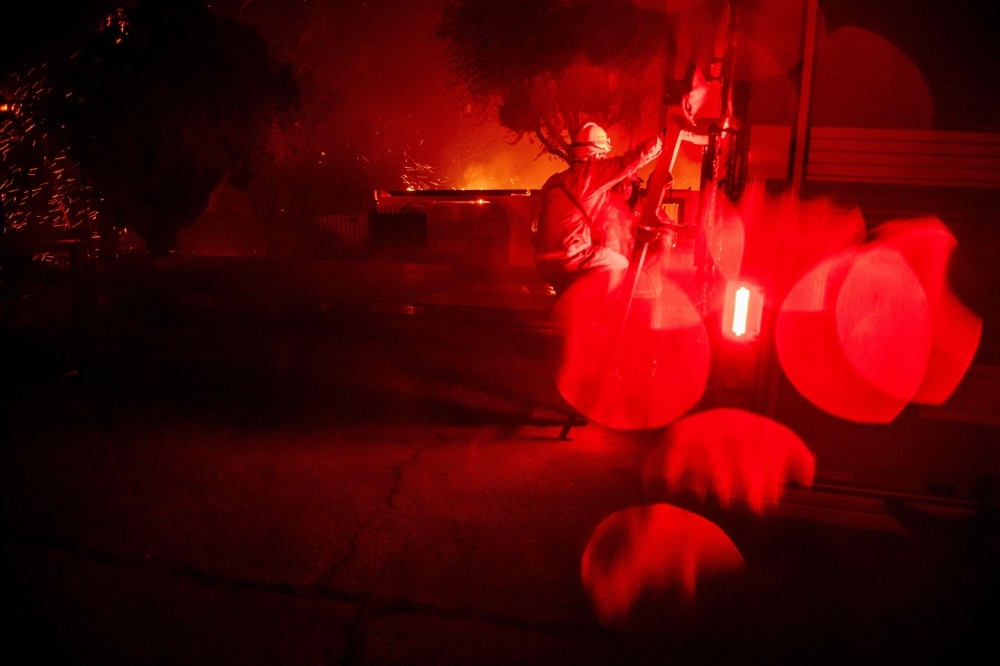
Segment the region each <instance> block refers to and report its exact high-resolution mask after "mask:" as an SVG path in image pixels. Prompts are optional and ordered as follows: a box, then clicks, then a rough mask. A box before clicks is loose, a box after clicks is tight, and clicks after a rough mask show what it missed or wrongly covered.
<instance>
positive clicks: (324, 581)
mask: <svg viewBox="0 0 1000 666" xmlns="http://www.w3.org/2000/svg"><path fill="white" fill-rule="evenodd" d="M433 432H434V435H435V436H436V437H437V438H438V440H439V442H438V443H437V444H432V445H430V446H422V447H420V448H418V449H417V450H416V451H414V452H413V453H412V454H411V455H410V456H409V457H407V458H406V459H405V460H401V461H399V462H398V463H396V464H395V465H393V466H392V469H391V471H392V487H391V488H389V492H388V494H387V495H386V498H385V500H384V501H383V503H382V506H381V507H380V508H378V509H376V510H375V511H372V513H371V515H370V516H368V519H367V520H365V521H364V522H362V523H361V525H359V526H358V529H357V530H356V531H355V532H354V534H353V535H352V536H351V539H350V541H348V542H347V552H346V553H344V555H343V556H342V557H341V558H340V559H339V560H337V561H336V562H334V563H333V564H332V565H331V566H330V569H329V571H327V573H326V575H324V576H323V577H322V578H320V579H319V580H318V581H317V585H319V586H320V587H330V586H331V585H332V584H333V579H334V577H335V576H336V575H337V572H339V571H340V570H341V569H342V568H343V567H344V566H345V565H346V564H347V563H348V562H350V561H351V560H352V559H354V556H355V555H357V552H358V541H359V540H360V539H361V535H362V534H363V533H364V531H365V530H366V529H368V528H369V527H371V526H372V525H373V524H374V523H375V521H376V520H378V519H379V518H381V517H382V516H384V515H386V514H387V513H388V512H389V511H391V510H392V509H393V508H394V502H395V500H396V495H397V494H398V493H399V489H400V487H401V486H402V484H403V471H404V470H405V469H406V468H407V467H409V466H410V465H412V464H413V463H415V462H416V461H417V459H418V458H420V456H421V455H422V454H423V453H424V452H425V451H430V450H431V449H437V448H441V447H442V446H444V444H445V443H446V442H447V439H446V438H445V437H444V436H442V435H441V433H439V432H437V431H436V430H435V431H433Z"/></svg>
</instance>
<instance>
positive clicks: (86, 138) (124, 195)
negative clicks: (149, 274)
mask: <svg viewBox="0 0 1000 666" xmlns="http://www.w3.org/2000/svg"><path fill="white" fill-rule="evenodd" d="M60 79H61V80H60V83H59V84H58V86H57V87H59V88H61V89H62V90H63V96H66V97H67V99H69V100H71V102H70V103H69V104H68V105H67V106H65V107H64V108H63V111H62V113H60V114H52V115H51V116H50V117H49V122H52V123H55V122H59V123H62V124H65V128H66V129H65V136H66V138H67V141H68V143H69V145H70V148H71V150H72V153H73V155H74V156H75V157H76V159H78V160H79V163H80V165H81V167H82V168H83V170H84V172H85V174H86V175H87V178H88V181H89V183H90V185H91V186H92V187H94V188H95V189H96V190H97V191H98V192H99V193H100V195H101V196H102V198H103V203H102V204H101V211H100V214H101V216H103V217H104V218H105V219H106V220H108V221H110V222H111V224H113V225H114V226H115V227H121V226H124V225H128V226H129V227H133V228H134V229H136V231H138V232H139V234H140V235H141V236H142V237H143V239H144V240H145V241H146V243H147V245H148V247H149V249H150V252H151V253H152V254H154V255H163V254H165V253H166V252H168V251H169V250H170V249H171V248H172V246H173V243H174V238H175V236H176V234H177V232H178V231H179V230H180V229H182V228H184V227H185V226H188V225H190V224H191V223H193V222H194V220H195V219H197V218H198V216H199V215H200V214H201V213H202V211H204V210H205V208H206V206H207V205H208V201H209V197H210V195H211V193H212V191H213V190H214V189H215V188H216V186H218V184H219V183H220V182H222V180H223V179H224V178H226V179H228V180H229V182H230V183H232V184H234V185H236V186H240V187H246V186H247V185H248V184H249V183H250V181H251V180H252V179H253V178H254V176H255V175H256V174H257V173H258V172H259V171H260V170H261V169H262V168H264V167H266V166H267V165H268V164H269V163H270V162H271V160H272V159H273V154H272V151H271V138H272V135H273V132H274V130H275V126H276V124H277V123H279V122H281V121H286V120H288V119H289V118H290V117H291V114H292V112H293V110H294V109H295V107H296V103H297V88H296V86H295V83H294V81H293V80H292V77H291V72H290V70H289V68H288V67H287V66H285V65H282V64H281V63H278V62H276V61H275V60H274V59H273V58H271V56H270V55H269V53H268V49H267V45H266V44H265V43H264V41H263V40H262V39H261V38H260V36H259V35H258V34H257V33H256V32H255V31H253V30H252V29H251V28H248V27H246V26H244V25H242V24H241V23H239V22H237V21H234V20H231V19H226V18H222V17H218V16H216V15H214V14H213V13H212V12H211V11H210V10H209V9H208V8H207V7H206V6H205V5H203V4H202V3H201V2H199V1H198V0H131V1H129V2H125V3H124V4H121V5H120V6H118V7H117V9H115V10H114V11H113V12H111V13H110V14H109V15H107V17H106V19H105V21H104V22H103V24H102V25H101V26H100V27H99V29H98V30H97V31H96V33H94V34H93V37H92V38H91V39H90V41H89V43H88V44H87V45H86V46H85V47H84V48H83V50H82V51H81V52H80V53H79V54H78V55H76V56H75V57H74V58H72V59H71V60H70V64H69V65H68V66H66V67H65V68H64V69H63V71H62V74H61V77H60ZM103 226H105V227H107V226H108V225H103Z"/></svg>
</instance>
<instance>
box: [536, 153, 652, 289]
mask: <svg viewBox="0 0 1000 666" xmlns="http://www.w3.org/2000/svg"><path fill="white" fill-rule="evenodd" d="M660 149H661V143H660V140H659V139H656V138H653V139H649V140H647V141H645V142H644V143H643V144H642V145H640V146H639V147H638V148H635V149H633V150H630V151H628V152H627V153H625V154H624V155H622V156H620V157H609V158H606V159H598V158H595V157H590V158H587V159H584V160H579V161H574V162H573V164H571V165H570V167H569V169H567V170H566V171H562V172H560V173H557V174H555V175H554V176H552V177H551V178H549V180H548V181H547V182H546V183H545V185H544V186H543V187H542V210H541V213H540V216H539V219H538V235H537V237H536V239H535V264H536V265H537V266H538V268H539V270H540V271H541V272H542V275H543V276H546V277H548V276H551V275H553V274H554V273H562V274H564V275H566V276H567V278H568V279H567V280H566V282H567V283H568V282H570V281H572V276H573V275H574V274H578V273H582V272H584V271H587V270H590V269H593V268H600V267H605V266H615V265H620V264H621V262H622V260H624V262H625V265H626V266H627V265H628V260H627V259H626V258H625V257H624V256H623V255H620V254H618V253H617V252H614V251H613V250H610V249H608V248H604V247H601V246H600V245H598V244H595V243H594V238H593V233H592V228H591V225H594V224H600V220H601V217H602V216H603V215H604V208H605V206H606V205H607V201H608V197H609V192H608V190H610V189H611V188H612V187H613V186H614V185H616V184H617V183H619V182H621V181H622V180H623V179H625V178H628V177H631V176H633V175H635V172H636V171H637V170H639V169H640V168H642V167H643V166H645V165H646V164H648V163H650V162H651V161H653V160H654V159H656V156H657V155H659V154H660Z"/></svg>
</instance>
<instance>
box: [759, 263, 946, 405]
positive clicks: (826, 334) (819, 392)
mask: <svg viewBox="0 0 1000 666" xmlns="http://www.w3.org/2000/svg"><path fill="white" fill-rule="evenodd" d="M930 332H931V325H930V314H929V307H928V305H927V300H926V296H925V295H924V292H923V288H922V287H921V285H920V282H919V281H918V280H917V277H916V275H914V273H913V271H912V270H911V269H910V268H909V266H908V264H907V262H906V261H905V260H904V259H903V258H902V257H901V256H900V255H899V254H898V253H897V252H894V251H891V250H888V249H886V248H858V249H849V250H847V251H844V252H841V253H840V254H837V255H835V256H833V257H831V258H830V259H828V260H826V261H824V262H821V263H820V264H819V265H818V266H816V267H815V268H814V269H813V270H812V271H810V272H809V273H807V274H806V275H805V276H804V277H803V278H802V279H801V280H800V281H799V282H798V283H797V284H796V285H795V286H794V287H793V288H792V290H791V291H790V292H789V294H788V297H787V298H786V299H785V302H784V304H783V305H782V308H781V312H780V314H779V316H778V323H777V328H776V331H775V344H776V346H777V351H778V359H779V361H780V362H781V367H782V369H784V371H785V374H786V375H787V376H788V379H789V380H790V381H791V382H792V384H793V385H794V386H795V388H796V389H797V390H798V391H799V393H801V394H802V395H803V396H804V397H805V398H806V399H808V400H809V401H810V402H812V403H813V404H814V405H816V406H817V407H819V408H820V409H823V410H824V411H827V412H829V413H831V414H833V415H835V416H839V417H841V418H844V419H848V420H852V421H860V422H866V423H888V422H889V421H891V420H892V419H894V418H895V417H896V416H897V415H898V414H899V412H901V411H902V410H903V408H904V407H905V406H906V403H907V402H908V401H909V400H910V398H912V397H913V395H914V393H915V392H916V390H917V387H918V386H919V383H920V378H921V377H922V376H923V373H924V371H925V369H926V367H927V362H928V358H929V354H930Z"/></svg>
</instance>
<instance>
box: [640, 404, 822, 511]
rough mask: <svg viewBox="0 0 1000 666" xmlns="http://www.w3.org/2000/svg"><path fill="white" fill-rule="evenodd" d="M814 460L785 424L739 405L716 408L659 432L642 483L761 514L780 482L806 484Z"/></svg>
mask: <svg viewBox="0 0 1000 666" xmlns="http://www.w3.org/2000/svg"><path fill="white" fill-rule="evenodd" d="M815 471H816V459H815V457H814V456H813V455H812V453H811V452H810V451H809V449H808V448H806V445H805V443H803V441H802V440H801V439H800V438H799V436H798V435H796V434H795V433H794V432H793V431H792V430H791V429H790V428H788V427H787V426H784V425H782V424H780V423H778V422H776V421H773V420H771V419H769V418H767V417H765V416H760V415H758V414H752V413H750V412H747V411H744V410H742V409H731V408H719V409H710V410H708V411H705V412H699V413H698V414H693V415H691V416H686V417H684V418H683V419H681V420H679V421H677V422H676V423H674V424H673V425H671V426H670V428H668V429H667V432H666V433H665V434H664V437H663V443H662V444H661V445H660V446H659V447H657V449H656V450H655V451H654V452H653V453H652V454H651V455H650V456H649V458H648V459H647V461H646V465H645V470H644V476H645V477H646V480H647V482H652V481H661V482H665V483H666V486H667V489H668V490H669V491H670V492H672V493H691V494H693V495H695V496H696V497H697V498H698V499H699V500H701V501H705V499H706V498H707V497H708V496H709V495H712V496H714V497H716V498H717V499H718V501H719V503H720V504H721V505H722V506H724V507H726V506H729V505H730V503H731V502H732V501H734V500H738V501H742V502H744V503H746V504H747V505H748V506H749V507H750V508H751V509H752V510H753V511H754V512H756V513H763V512H764V508H765V506H767V505H774V504H777V503H778V500H779V499H781V496H782V495H783V494H784V491H785V486H786V485H787V484H789V483H792V482H794V483H797V484H799V485H801V486H810V485H812V482H813V476H814V474H815Z"/></svg>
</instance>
